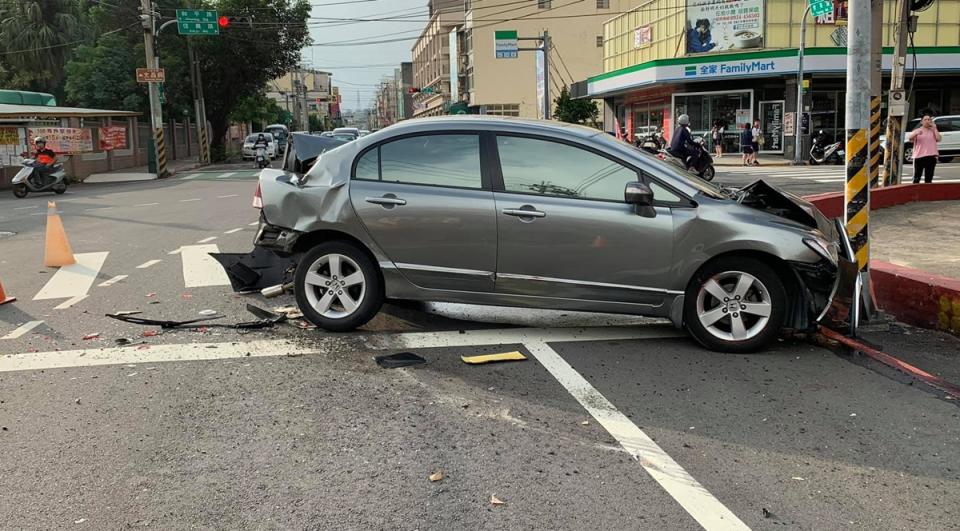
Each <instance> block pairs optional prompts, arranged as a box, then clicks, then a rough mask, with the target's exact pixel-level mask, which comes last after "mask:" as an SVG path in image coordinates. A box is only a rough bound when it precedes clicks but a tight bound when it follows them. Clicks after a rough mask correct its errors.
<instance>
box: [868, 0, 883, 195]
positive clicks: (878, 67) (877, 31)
mask: <svg viewBox="0 0 960 531" xmlns="http://www.w3.org/2000/svg"><path fill="white" fill-rule="evenodd" d="M870 15H871V19H870V148H869V150H870V151H869V154H870V168H869V170H870V171H869V174H870V187H871V188H875V187H877V186H880V167H881V166H882V165H883V153H882V152H881V151H882V150H881V149H880V102H881V97H880V95H881V93H882V91H883V0H870Z"/></svg>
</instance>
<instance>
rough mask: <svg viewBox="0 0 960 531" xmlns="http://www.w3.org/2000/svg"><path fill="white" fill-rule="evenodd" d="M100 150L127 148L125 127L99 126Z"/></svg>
mask: <svg viewBox="0 0 960 531" xmlns="http://www.w3.org/2000/svg"><path fill="white" fill-rule="evenodd" d="M99 137H100V139H99V145H100V151H113V150H115V149H127V128H126V127H122V126H115V125H114V126H107V127H101V128H100V131H99Z"/></svg>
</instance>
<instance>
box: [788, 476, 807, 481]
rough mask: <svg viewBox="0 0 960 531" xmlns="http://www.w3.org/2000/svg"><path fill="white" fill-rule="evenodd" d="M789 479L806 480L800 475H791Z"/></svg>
mask: <svg viewBox="0 0 960 531" xmlns="http://www.w3.org/2000/svg"><path fill="white" fill-rule="evenodd" d="M790 479H792V480H795V481H806V480H805V479H803V478H802V477H800V476H793V477H792V478H790Z"/></svg>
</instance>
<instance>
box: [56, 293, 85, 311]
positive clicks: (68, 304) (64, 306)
mask: <svg viewBox="0 0 960 531" xmlns="http://www.w3.org/2000/svg"><path fill="white" fill-rule="evenodd" d="M88 296H89V295H77V296H76V297H74V298H72V299H67V300H65V301H63V302H61V303H60V304H58V305H56V306H54V307H53V309H54V310H66V309H67V308H69V307H71V306H73V305H74V304H76V303H78V302H80V301H82V300H83V299H86V298H87V297H88Z"/></svg>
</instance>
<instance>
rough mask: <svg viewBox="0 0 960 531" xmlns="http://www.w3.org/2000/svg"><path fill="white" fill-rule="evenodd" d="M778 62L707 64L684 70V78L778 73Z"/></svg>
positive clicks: (692, 66) (688, 67)
mask: <svg viewBox="0 0 960 531" xmlns="http://www.w3.org/2000/svg"><path fill="white" fill-rule="evenodd" d="M776 71H777V62H776V61H739V62H733V63H707V64H700V65H691V66H687V67H685V68H684V71H683V75H684V77H696V76H710V77H717V76H723V75H727V74H736V75H739V74H759V73H765V72H770V73H772V72H776Z"/></svg>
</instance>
